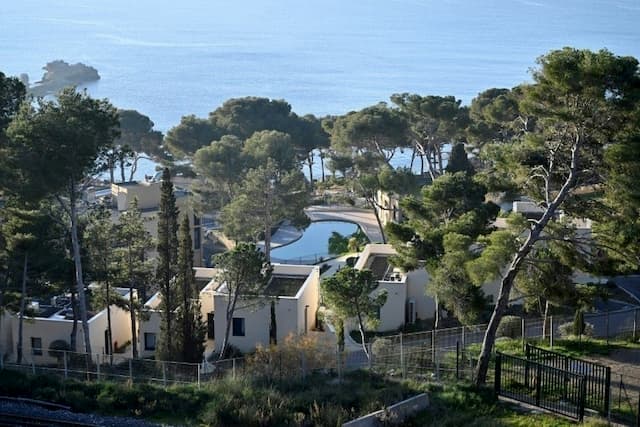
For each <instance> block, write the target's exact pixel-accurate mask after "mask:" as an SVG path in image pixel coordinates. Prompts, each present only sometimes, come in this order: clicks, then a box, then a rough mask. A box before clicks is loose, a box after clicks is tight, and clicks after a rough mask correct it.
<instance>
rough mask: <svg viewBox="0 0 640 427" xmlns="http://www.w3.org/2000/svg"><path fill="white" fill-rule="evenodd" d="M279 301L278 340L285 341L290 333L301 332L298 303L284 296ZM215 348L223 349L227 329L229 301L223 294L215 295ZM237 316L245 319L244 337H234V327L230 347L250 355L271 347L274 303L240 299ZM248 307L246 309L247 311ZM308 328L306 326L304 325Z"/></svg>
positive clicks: (217, 350) (230, 333)
mask: <svg viewBox="0 0 640 427" xmlns="http://www.w3.org/2000/svg"><path fill="white" fill-rule="evenodd" d="M275 301H276V325H277V336H278V341H279V342H280V341H282V340H283V339H284V338H285V337H286V336H287V335H289V334H290V333H294V334H296V333H298V330H299V328H298V324H297V323H298V322H297V320H298V304H297V302H298V301H296V299H295V298H291V297H283V298H278V299H277V300H275ZM215 306H216V319H215V349H214V351H216V352H219V351H220V350H221V349H222V341H223V340H224V334H225V329H226V325H227V322H226V319H225V313H226V309H227V301H226V298H225V297H224V296H223V295H216V296H215ZM238 306H239V307H240V308H236V310H235V312H234V314H233V317H237V318H244V328H245V335H244V336H234V335H233V327H232V328H231V330H230V332H229V344H231V345H233V346H235V347H237V348H238V349H239V350H240V351H242V352H249V351H252V350H254V349H255V348H256V346H258V345H262V346H268V345H269V325H270V323H271V300H270V299H269V300H267V299H264V300H262V301H248V300H239V301H238V303H237V307H238ZM243 306H244V308H243ZM303 328H304V325H303Z"/></svg>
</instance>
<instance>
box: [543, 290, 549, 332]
mask: <svg viewBox="0 0 640 427" xmlns="http://www.w3.org/2000/svg"><path fill="white" fill-rule="evenodd" d="M548 322H549V300H546V301H545V303H544V315H543V317H542V340H543V341H544V340H546V339H547V332H548V331H547V327H548Z"/></svg>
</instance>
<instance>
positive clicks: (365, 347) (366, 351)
mask: <svg viewBox="0 0 640 427" xmlns="http://www.w3.org/2000/svg"><path fill="white" fill-rule="evenodd" d="M358 329H359V330H360V339H361V340H362V350H364V355H365V356H367V360H369V359H371V355H370V354H369V350H367V342H366V341H365V336H364V324H363V323H362V316H361V315H360V310H358Z"/></svg>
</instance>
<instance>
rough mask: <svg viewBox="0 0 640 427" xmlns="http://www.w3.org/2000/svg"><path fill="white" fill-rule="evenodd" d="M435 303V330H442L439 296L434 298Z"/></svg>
mask: <svg viewBox="0 0 640 427" xmlns="http://www.w3.org/2000/svg"><path fill="white" fill-rule="evenodd" d="M434 302H435V304H436V313H435V316H434V321H433V329H438V328H440V301H439V300H438V295H437V294H436V295H435V297H434Z"/></svg>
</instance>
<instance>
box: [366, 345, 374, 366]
mask: <svg viewBox="0 0 640 427" xmlns="http://www.w3.org/2000/svg"><path fill="white" fill-rule="evenodd" d="M365 345H366V346H367V347H369V348H368V349H367V354H368V356H369V357H367V363H368V364H369V371H371V368H373V366H372V364H371V343H369V344H365Z"/></svg>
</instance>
